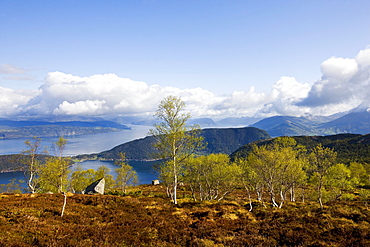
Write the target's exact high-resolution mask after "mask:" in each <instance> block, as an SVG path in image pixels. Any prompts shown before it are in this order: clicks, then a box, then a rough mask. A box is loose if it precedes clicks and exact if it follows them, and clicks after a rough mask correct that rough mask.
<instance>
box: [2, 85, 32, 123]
mask: <svg viewBox="0 0 370 247" xmlns="http://www.w3.org/2000/svg"><path fill="white" fill-rule="evenodd" d="M36 94H37V92H36V91H26V90H13V89H9V88H3V87H0V117H8V116H12V115H15V114H18V113H20V111H21V110H22V109H21V106H23V105H25V104H27V102H28V101H29V100H30V99H31V98H32V97H34V96H35V95H36Z"/></svg>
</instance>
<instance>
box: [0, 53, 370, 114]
mask: <svg viewBox="0 0 370 247" xmlns="http://www.w3.org/2000/svg"><path fill="white" fill-rule="evenodd" d="M2 68H3V72H4V71H8V72H9V73H10V72H11V71H12V69H11V68H13V69H14V68H16V67H15V66H13V67H12V66H10V67H7V68H5V67H2ZM321 70H322V78H321V79H320V80H318V81H317V82H315V83H314V84H313V85H312V86H310V85H309V84H308V83H303V82H299V81H297V80H296V79H295V78H294V77H288V76H283V77H281V78H280V79H279V80H277V81H276V82H275V83H274V84H273V85H272V89H271V91H270V92H269V93H266V92H257V91H256V90H255V88H254V87H250V88H249V90H246V91H234V92H233V93H231V94H229V95H223V96H221V95H216V94H214V93H212V92H211V91H209V90H206V89H202V88H191V89H179V88H175V87H162V86H160V85H156V84H155V85H148V84H147V83H145V82H141V81H134V80H131V79H128V78H121V77H119V76H117V75H115V74H104V75H92V76H89V77H79V76H74V75H70V74H65V73H62V72H51V73H48V75H47V77H46V78H45V81H44V83H43V84H42V86H41V87H40V88H39V90H38V91H25V90H23V91H21V90H12V89H7V88H2V87H0V97H1V98H0V110H1V113H0V116H11V115H16V114H28V115H30V114H37V115H47V114H49V115H53V114H54V115H90V116H103V115H105V114H121V115H145V116H152V115H153V113H154V112H155V110H156V109H157V106H158V103H159V102H160V100H162V99H163V98H164V97H165V96H167V95H176V96H181V98H182V99H183V100H184V101H185V102H186V105H187V110H188V111H190V112H191V114H192V116H193V117H228V116H253V115H256V116H259V117H268V116H272V115H294V116H299V115H303V114H306V113H309V114H312V115H316V114H323V115H327V114H333V113H336V112H339V111H345V110H349V109H351V108H353V107H356V106H357V105H358V104H360V103H361V102H362V101H363V100H365V99H368V98H370V97H369V96H370V48H367V49H364V50H362V51H360V52H359V53H358V55H357V56H356V57H355V58H354V59H352V58H338V57H331V58H329V59H327V60H326V61H324V62H323V63H322V64H321ZM16 71H17V70H16V69H15V70H13V72H14V73H15V72H16ZM18 72H19V73H20V72H21V71H18ZM18 72H17V73H18ZM225 86H227V85H225Z"/></svg>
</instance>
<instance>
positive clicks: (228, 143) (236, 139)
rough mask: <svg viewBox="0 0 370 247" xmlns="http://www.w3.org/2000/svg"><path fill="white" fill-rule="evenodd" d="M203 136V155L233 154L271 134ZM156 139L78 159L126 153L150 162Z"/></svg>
mask: <svg viewBox="0 0 370 247" xmlns="http://www.w3.org/2000/svg"><path fill="white" fill-rule="evenodd" d="M201 135H202V136H203V137H204V141H205V142H206V143H207V144H208V145H207V147H206V148H205V149H204V150H203V151H202V153H203V154H211V153H225V154H231V153H232V152H233V151H235V150H236V149H238V148H239V147H240V146H243V145H245V144H247V143H250V142H253V141H257V140H263V139H267V138H270V136H269V134H268V133H267V132H266V131H264V130H260V129H257V128H253V127H246V128H227V129H226V128H225V129H217V128H215V129H213V128H212V129H203V130H202V133H201ZM154 142H155V139H154V137H151V136H148V137H145V138H142V139H138V140H134V141H131V142H127V143H124V144H121V145H119V146H117V147H114V148H113V149H111V150H109V151H105V152H101V153H98V154H92V155H79V156H77V158H78V159H103V160H114V159H119V153H121V152H122V153H125V154H126V158H127V159H131V160H150V159H153V154H155V153H156V150H155V148H154V147H153V143H154Z"/></svg>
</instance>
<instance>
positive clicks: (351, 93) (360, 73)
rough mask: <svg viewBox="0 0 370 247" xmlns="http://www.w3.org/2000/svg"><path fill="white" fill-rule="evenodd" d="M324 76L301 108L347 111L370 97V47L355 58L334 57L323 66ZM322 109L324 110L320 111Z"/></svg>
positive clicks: (301, 103) (304, 100) (313, 87)
mask: <svg viewBox="0 0 370 247" xmlns="http://www.w3.org/2000/svg"><path fill="white" fill-rule="evenodd" d="M321 70H322V73H323V76H322V78H321V79H320V80H318V81H317V82H316V83H315V84H314V85H313V86H312V87H311V90H310V92H309V94H308V96H307V97H306V98H304V99H303V100H302V101H301V102H300V103H299V104H297V105H299V106H306V107H310V108H311V109H312V110H316V111H320V112H322V110H323V109H325V108H326V109H328V108H331V109H332V110H328V112H330V113H335V110H337V109H338V107H339V106H340V108H341V109H340V110H341V111H346V110H349V109H351V108H353V107H354V106H356V105H358V104H360V103H361V102H362V101H364V100H366V99H368V98H369V96H370V78H369V75H370V48H367V49H364V50H362V51H360V52H359V53H358V55H357V56H356V57H355V58H354V59H351V58H337V57H331V58H329V59H327V60H326V61H324V62H323V63H322V64H321ZM319 108H321V109H319Z"/></svg>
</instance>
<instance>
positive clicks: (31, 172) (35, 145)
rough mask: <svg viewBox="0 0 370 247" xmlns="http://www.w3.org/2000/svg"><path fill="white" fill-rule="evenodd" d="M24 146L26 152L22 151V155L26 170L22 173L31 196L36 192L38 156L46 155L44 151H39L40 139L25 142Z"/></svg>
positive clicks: (38, 167)
mask: <svg viewBox="0 0 370 247" xmlns="http://www.w3.org/2000/svg"><path fill="white" fill-rule="evenodd" d="M24 144H25V145H26V146H27V150H23V151H22V154H24V155H26V156H25V160H24V162H25V164H26V168H25V171H24V174H25V178H26V182H27V186H28V189H29V191H30V192H31V193H32V194H33V193H35V192H36V189H37V188H36V186H37V179H36V177H37V175H38V173H39V170H40V165H41V164H40V160H39V156H40V155H41V154H42V153H45V154H46V151H43V150H41V148H42V147H41V138H38V137H33V139H32V140H26V141H25V142H24Z"/></svg>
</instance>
